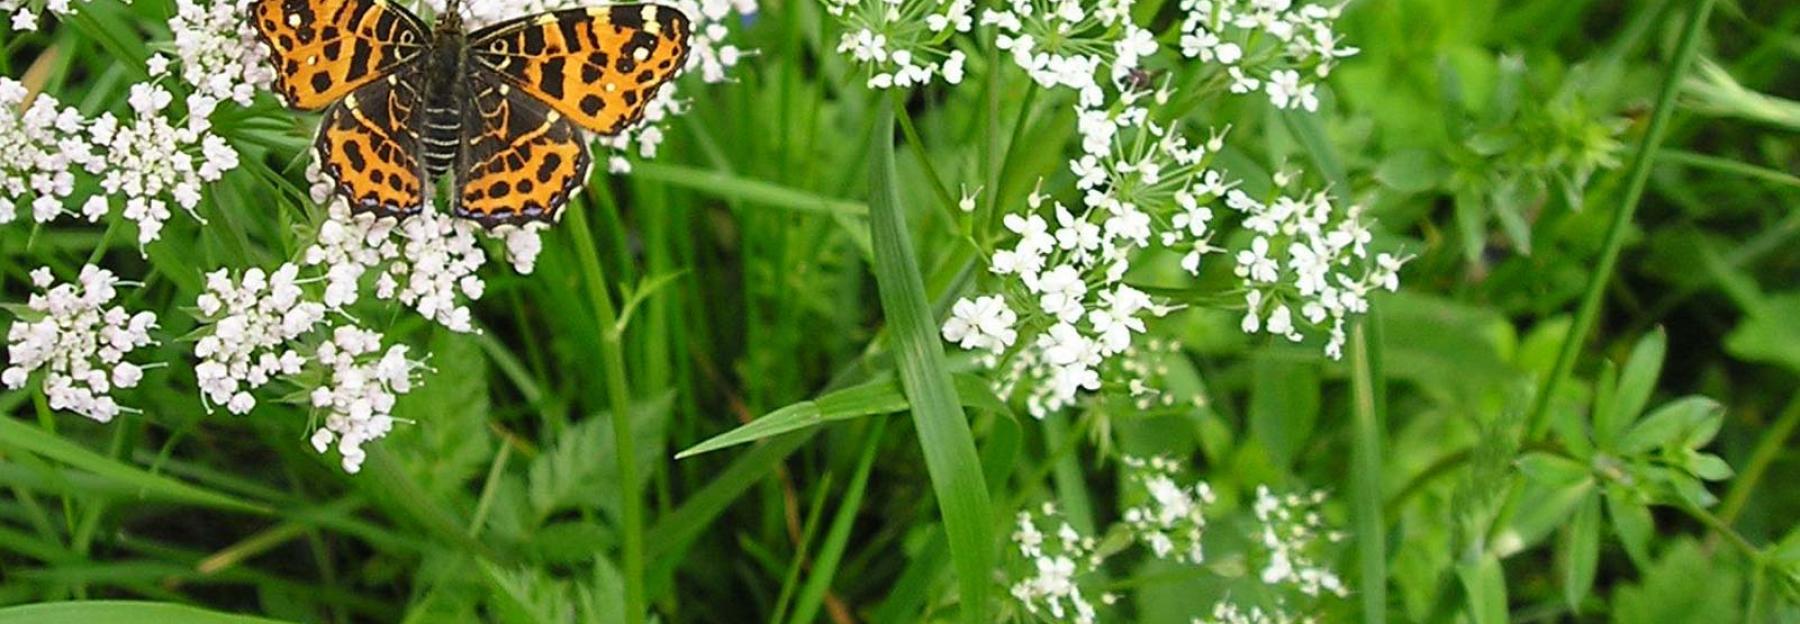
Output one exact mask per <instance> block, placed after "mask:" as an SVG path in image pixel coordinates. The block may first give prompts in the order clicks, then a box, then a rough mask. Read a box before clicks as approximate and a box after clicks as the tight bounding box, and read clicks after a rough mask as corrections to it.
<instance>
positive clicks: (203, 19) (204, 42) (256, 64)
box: [151, 0, 275, 162]
mask: <svg viewBox="0 0 1800 624" xmlns="http://www.w3.org/2000/svg"><path fill="white" fill-rule="evenodd" d="M251 5H252V0H210V1H208V0H176V2H175V15H174V16H173V17H171V18H169V32H171V33H174V35H175V42H174V43H175V54H176V56H178V57H180V58H181V78H182V80H184V81H186V82H187V83H188V84H190V85H193V87H194V92H195V93H198V94H202V95H205V96H207V97H210V98H213V99H215V100H231V101H233V102H237V103H238V104H239V105H243V106H249V105H250V103H251V101H252V100H254V99H255V97H256V92H257V90H258V89H261V88H264V87H267V86H268V85H269V84H270V83H272V82H273V81H274V79H275V70H274V68H273V67H272V66H270V64H269V62H268V53H267V51H266V50H265V48H264V46H263V45H262V44H261V43H260V42H258V41H257V34H256V29H255V27H254V26H252V25H251V23H250V20H247V19H245V18H244V16H246V15H250V13H251ZM158 58H161V57H158ZM160 65H163V66H166V65H167V59H163V61H162V62H161V63H160ZM153 69H154V68H153ZM160 73H161V72H159V71H152V72H151V74H152V75H157V74H160ZM233 160H234V162H235V154H234V155H233Z"/></svg>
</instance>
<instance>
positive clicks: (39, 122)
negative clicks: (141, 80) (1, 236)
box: [0, 0, 105, 224]
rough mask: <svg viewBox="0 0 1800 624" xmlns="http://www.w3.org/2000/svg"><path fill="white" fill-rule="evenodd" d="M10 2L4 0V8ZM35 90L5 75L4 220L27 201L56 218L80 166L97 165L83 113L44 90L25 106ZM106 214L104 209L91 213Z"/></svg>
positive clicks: (0, 194) (45, 217)
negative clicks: (31, 90)
mask: <svg viewBox="0 0 1800 624" xmlns="http://www.w3.org/2000/svg"><path fill="white" fill-rule="evenodd" d="M5 8H6V6H5V0H0V9H5ZM14 10H22V9H17V8H16V7H15V8H14ZM15 15H18V14H15ZM30 95H31V94H30V93H29V91H28V90H27V89H26V88H25V85H23V84H21V83H19V82H18V81H16V80H13V79H11V78H4V77H0V224H5V223H8V222H11V221H12V220H13V219H16V218H18V215H19V212H20V210H21V209H22V208H27V207H28V208H29V209H30V211H31V216H32V218H33V220H35V221H37V222H39V223H43V222H47V221H51V220H53V219H55V218H56V217H57V216H59V215H61V214H63V213H64V212H66V211H67V207H66V206H65V202H66V201H68V199H69V195H70V194H71V193H73V192H74V189H75V171H77V170H79V169H82V168H92V167H95V166H98V162H97V160H96V159H95V156H94V153H93V149H92V147H91V146H90V145H89V143H88V142H87V140H86V137H85V136H83V132H82V130H83V129H84V128H85V126H86V124H87V120H86V119H85V118H83V117H82V116H81V113H80V112H78V111H76V110H75V109H74V108H73V107H67V108H65V107H63V106H62V105H61V104H60V103H59V102H57V101H56V98H54V97H51V96H50V95H49V94H44V93H40V94H37V95H36V96H35V97H31V98H30V99H31V103H30V104H31V105H30V106H26V105H25V104H26V99H27V97H28V96H30ZM102 208H104V204H102ZM101 216H105V213H104V210H102V212H101V214H99V215H89V216H88V218H89V220H90V221H94V220H98V219H99V217H101Z"/></svg>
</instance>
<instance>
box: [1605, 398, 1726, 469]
mask: <svg viewBox="0 0 1800 624" xmlns="http://www.w3.org/2000/svg"><path fill="white" fill-rule="evenodd" d="M1723 410H1724V408H1723V407H1722V406H1720V405H1719V403H1718V401H1714V400H1712V399H1709V398H1707V397H1703V396H1687V397H1682V398H1679V399H1676V400H1674V401H1671V402H1669V403H1666V404H1664V405H1663V406H1662V407H1659V408H1657V409H1656V411H1654V412H1651V413H1650V415H1649V416H1646V417H1644V419H1643V420H1641V421H1638V423H1637V424H1636V425H1634V426H1632V427H1631V430H1630V431H1627V432H1626V433H1625V436H1624V437H1623V438H1621V439H1620V440H1619V452H1620V453H1624V454H1626V455H1634V454H1639V453H1644V452H1648V451H1650V450H1653V449H1657V448H1661V447H1663V446H1671V445H1674V444H1675V443H1677V442H1680V441H1682V440H1683V438H1684V436H1686V435H1688V434H1690V433H1694V432H1696V431H1704V430H1705V426H1706V421H1707V420H1708V419H1713V418H1722V417H1723ZM1715 430H1716V428H1715Z"/></svg>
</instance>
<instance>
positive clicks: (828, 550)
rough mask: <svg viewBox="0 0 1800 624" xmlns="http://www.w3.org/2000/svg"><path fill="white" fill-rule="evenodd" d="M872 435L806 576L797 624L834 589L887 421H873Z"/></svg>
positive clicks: (810, 617) (796, 611) (796, 612)
mask: <svg viewBox="0 0 1800 624" xmlns="http://www.w3.org/2000/svg"><path fill="white" fill-rule="evenodd" d="M871 425H872V426H871V427H870V428H869V432H868V437H867V438H865V439H864V441H863V444H864V446H863V452H862V458H861V459H858V460H857V463H856V473H855V474H854V475H853V476H851V477H850V485H849V487H848V488H846V489H845V490H844V498H843V504H842V505H840V506H838V510H837V513H836V514H834V515H833V516H832V518H831V528H830V529H829V530H827V531H826V533H825V542H824V544H822V545H821V546H820V547H819V555H818V557H816V558H814V559H813V568H812V576H810V577H808V578H807V579H806V585H805V586H804V587H802V588H801V589H800V600H799V602H797V603H795V605H794V617H793V618H791V619H789V620H788V621H789V622H792V623H793V624H807V623H808V622H812V621H813V619H814V618H815V617H817V616H818V614H819V607H820V606H821V605H823V604H824V603H825V592H828V591H830V590H831V580H832V579H833V578H834V577H836V576H837V567H838V563H839V562H841V561H843V558H844V548H845V546H846V545H847V544H848V543H849V542H850V529H851V528H852V527H853V526H854V525H855V523H856V512H857V511H859V510H861V509H862V499H863V492H864V491H865V490H866V489H867V488H868V485H869V471H870V469H872V468H873V467H874V466H875V451H876V450H878V449H880V448H881V432H882V429H883V428H884V427H886V426H887V421H886V420H882V419H876V420H874V421H873V422H872V423H871Z"/></svg>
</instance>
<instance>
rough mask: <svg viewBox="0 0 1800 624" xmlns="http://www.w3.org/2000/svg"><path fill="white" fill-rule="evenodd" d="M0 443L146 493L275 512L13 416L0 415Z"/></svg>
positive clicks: (238, 508)
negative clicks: (93, 448)
mask: <svg viewBox="0 0 1800 624" xmlns="http://www.w3.org/2000/svg"><path fill="white" fill-rule="evenodd" d="M0 445H4V446H6V447H9V448H14V449H18V450H21V451H26V452H30V453H34V454H37V455H42V456H44V457H47V458H49V459H53V460H56V461H59V462H62V463H65V464H68V465H69V466H71V467H74V468H78V469H81V470H85V471H87V472H91V473H93V474H94V475H96V476H99V477H101V478H103V479H105V480H108V481H112V482H115V483H117V484H119V485H120V486H123V487H125V488H129V489H131V490H135V491H137V492H138V493H139V494H140V495H143V496H151V497H156V498H162V499H168V500H175V501H181V502H186V503H192V504H195V505H201V506H205V507H212V508H215V509H229V510H233V511H244V512H249V513H256V514H270V513H274V510H273V509H270V508H269V507H268V506H267V505H262V504H259V503H252V502H248V501H245V500H243V499H240V498H237V497H234V496H229V495H225V494H220V493H218V492H214V491H212V490H208V489H205V488H201V487H198V486H195V485H192V484H188V483H185V482H182V481H177V480H175V479H171V478H169V477H165V476H161V475H158V474H155V473H152V472H150V471H147V470H144V469H142V468H139V467H137V466H133V465H130V464H126V463H123V462H120V461H118V460H116V459H113V458H111V457H107V456H105V455H101V454H99V453H95V452H93V451H90V450H88V449H85V448H82V447H81V446H80V445H77V444H75V443H74V442H70V441H68V440H65V439H63V438H61V437H58V436H56V435H55V434H52V433H49V432H47V431H44V430H43V429H39V428H37V427H33V426H31V425H28V424H25V423H23V422H20V421H19V420H17V419H14V418H0Z"/></svg>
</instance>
